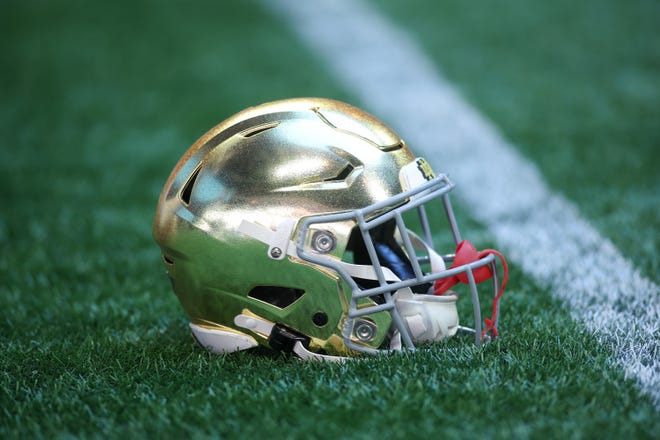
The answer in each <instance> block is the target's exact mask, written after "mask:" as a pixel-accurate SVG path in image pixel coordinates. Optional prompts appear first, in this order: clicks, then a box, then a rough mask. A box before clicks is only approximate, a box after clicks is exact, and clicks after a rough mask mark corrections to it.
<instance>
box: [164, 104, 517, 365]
mask: <svg viewBox="0 0 660 440" xmlns="http://www.w3.org/2000/svg"><path fill="white" fill-rule="evenodd" d="M453 187H454V184H453V183H452V182H451V180H450V179H449V178H448V177H447V175H445V174H439V175H436V174H434V172H433V170H432V169H431V167H430V165H429V163H428V162H427V161H425V160H424V159H422V158H416V157H415V156H413V154H412V153H411V151H410V149H409V148H408V147H407V146H406V144H405V143H404V142H403V141H402V140H401V138H400V137H399V136H397V134H396V133H394V131H392V129H390V128H389V127H387V126H386V125H385V124H383V123H382V122H380V121H379V120H378V119H376V118H375V117H373V116H371V115H370V114H368V113H366V112H364V111H362V110H360V109H358V108H355V107H353V106H350V105H348V104H345V103H341V102H338V101H334V100H329V99H320V98H299V99H287V100H282V101H276V102H270V103H266V104H262V105H259V106H256V107H252V108H248V109H247V110H244V111H242V112H240V113H238V114H236V115H234V116H232V117H230V118H229V119H227V120H225V121H224V122H222V123H220V124H219V125H217V126H215V127H214V128H212V129H211V130H210V131H209V132H207V133H206V134H205V135H204V136H202V137H201V138H200V139H199V140H198V141H197V142H195V144H194V145H193V146H192V147H190V149H189V150H188V151H187V152H186V153H185V154H184V155H183V157H182V158H181V159H180V160H179V162H178V164H177V165H176V167H175V168H174V170H173V171H172V173H171V175H170V177H169V179H168V180H167V183H166V184H165V187H164V189H163V191H162V194H161V196H160V199H159V202H158V208H157V211H156V216H155V219H154V225H153V234H154V238H155V240H156V241H157V242H158V244H159V245H160V248H161V250H162V256H163V262H164V264H165V267H166V270H167V273H168V275H169V278H170V280H171V282H172V286H173V289H174V292H175V293H176V295H177V296H178V299H179V301H180V302H181V305H182V306H183V308H184V309H185V311H186V312H187V314H188V315H189V317H190V319H191V322H190V328H191V330H192V333H193V335H194V336H195V338H196V339H197V341H198V342H199V343H200V344H201V345H202V346H204V347H206V348H207V349H209V350H210V351H212V352H231V351H236V350H243V349H248V348H251V347H255V346H257V345H259V344H261V345H265V346H269V347H272V348H275V349H277V350H282V351H286V352H294V353H296V354H297V355H298V356H300V357H302V358H304V359H324V360H337V359H342V358H343V357H344V356H348V355H354V354H359V353H381V352H389V351H392V350H400V349H402V348H410V349H413V348H415V347H416V346H418V345H419V344H422V343H427V342H433V341H440V340H443V339H446V338H449V337H452V336H454V335H456V334H457V333H458V332H467V333H471V334H473V336H474V340H475V342H476V343H477V344H480V343H481V342H482V341H484V340H486V339H489V338H490V337H491V335H490V334H489V333H492V335H493V336H496V335H497V315H498V309H499V298H500V296H501V295H502V292H503V290H504V289H503V288H504V285H505V283H506V279H505V278H506V272H505V271H504V277H503V278H502V283H501V286H500V282H499V280H498V267H497V259H496V257H499V258H500V259H501V261H502V263H503V264H504V265H506V263H505V261H504V259H503V257H501V254H499V253H498V252H497V251H494V250H486V251H481V252H478V251H477V250H476V249H475V248H474V247H473V246H472V245H471V244H470V243H469V242H467V241H462V240H461V236H460V233H459V229H458V226H457V222H456V220H455V218H454V213H453V210H452V206H451V203H450V200H449V192H450V191H451V189H452V188H453ZM427 207H429V209H428V212H429V213H431V214H433V215H432V216H430V215H429V216H427ZM433 216H435V217H444V218H445V221H444V223H440V224H439V225H435V224H433V225H432V223H431V222H430V220H431V219H432V218H431V217H433ZM442 232H446V234H445V235H446V237H445V241H446V242H449V243H450V244H449V247H450V248H451V250H452V252H450V253H445V254H442V253H439V252H437V251H436V250H435V249H434V246H433V241H434V240H438V239H440V237H441V234H440V233H442ZM454 246H457V248H456V252H453V248H454ZM487 279H491V280H492V291H493V295H492V296H493V298H492V308H493V311H492V316H491V318H489V319H486V320H485V321H484V322H482V318H481V306H480V303H479V292H478V289H477V284H478V283H480V282H483V281H485V280H487ZM457 283H464V284H466V285H467V290H468V291H469V297H470V298H471V300H472V308H471V310H472V314H473V315H474V318H473V319H472V320H471V327H466V326H461V325H459V318H458V309H457V305H456V304H457V299H458V295H457V294H456V293H455V292H454V291H453V290H449V289H450V288H451V287H452V286H454V285H455V284H457ZM488 284H491V283H488ZM488 290H491V289H490V288H489V289H488Z"/></svg>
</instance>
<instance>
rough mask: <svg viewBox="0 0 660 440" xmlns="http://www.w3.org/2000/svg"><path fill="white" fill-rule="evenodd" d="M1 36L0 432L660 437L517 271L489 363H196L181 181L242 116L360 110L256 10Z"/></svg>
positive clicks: (48, 12)
mask: <svg viewBox="0 0 660 440" xmlns="http://www.w3.org/2000/svg"><path fill="white" fill-rule="evenodd" d="M465 8H467V6H465ZM451 13H452V15H453V16H455V17H456V20H460V19H464V15H465V14H466V12H465V10H464V9H463V8H462V7H460V6H456V5H455V7H454V10H452V12H451ZM530 14H531V12H530ZM532 15H533V14H532ZM535 19H537V20H542V17H536V18H535ZM411 29H413V27H412V26H411ZM561 36H562V35H561V34H560V35H559V36H558V38H559V37H561ZM0 37H1V38H0V53H2V58H1V60H2V61H1V62H2V69H0V91H1V96H2V101H1V104H0V142H1V144H0V145H1V147H0V148H1V149H0V187H2V192H1V194H2V195H3V199H4V200H3V208H2V210H0V280H1V282H0V307H1V308H2V310H3V311H4V313H3V316H2V318H1V319H0V438H38V437H44V438H57V437H62V438H63V437H70V436H73V437H102V438H116V437H128V436H130V437H144V436H148V437H156V436H164V437H172V438H177V437H184V436H185V437H188V436H192V437H236V438H239V437H241V438H246V437H248V436H263V437H264V438H276V437H279V438H283V437H290V438H310V437H320V438H337V437H340V438H342V437H343V438H374V437H376V438H378V437H385V438H386V437H391V438H402V437H411V436H414V437H417V436H419V437H428V436H431V435H434V436H437V435H444V436H448V437H476V436H483V437H488V438H491V437H492V438H512V437H514V438H524V437H535V438H540V437H542V438H545V437H550V438H556V437H571V438H579V437H596V438H600V437H609V438H621V437H630V438H643V437H649V438H651V437H653V436H654V435H657V432H660V422H658V414H657V410H656V409H655V408H654V407H653V406H652V405H651V403H650V402H649V401H648V400H647V399H646V398H644V397H643V396H640V395H639V393H638V392H637V391H636V389H635V388H634V386H633V383H632V381H630V380H625V379H624V378H623V375H622V373H621V372H620V371H617V370H616V369H614V368H613V367H611V366H610V363H609V361H608V352H607V350H605V349H603V348H602V347H601V346H599V345H598V344H596V343H595V341H594V338H592V337H591V336H589V335H587V334H585V333H584V332H583V331H581V330H580V329H579V328H578V327H577V326H576V325H575V324H573V323H572V321H571V320H570V319H569V318H568V312H567V311H566V310H564V309H562V308H561V307H560V306H559V305H558V304H556V303H555V302H554V301H553V300H552V299H551V297H550V295H549V292H546V291H543V290H540V289H539V288H538V287H537V286H535V285H534V284H533V283H532V282H531V281H529V280H528V279H527V278H525V277H524V275H523V274H522V273H521V272H520V271H519V270H518V269H517V268H516V267H513V268H512V274H511V292H510V294H509V295H508V296H507V297H506V298H505V300H504V303H503V312H504V319H505V321H504V324H503V329H504V331H505V337H504V338H502V339H501V340H499V341H498V342H497V343H495V344H493V345H491V346H489V347H488V348H486V349H484V350H477V349H474V348H473V347H472V346H470V345H469V344H467V345H466V344H460V343H459V342H460V341H453V342H452V343H450V344H448V345H447V346H441V347H436V348H434V349H432V350H430V351H426V352H418V353H414V354H406V355H400V356H394V357H384V358H371V359H366V360H362V361H359V362H354V363H347V364H345V365H318V364H305V363H302V362H299V361H297V360H295V359H290V358H286V357H279V356H271V355H269V354H268V353H267V352H264V351H258V352H256V353H240V354H236V355H229V356H212V355H208V354H206V353H205V352H203V351H202V350H200V349H199V348H198V347H197V346H196V345H195V344H194V342H193V341H192V339H191V338H190V336H189V334H188V331H187V328H186V319H185V316H184V314H183V312H182V310H181V308H180V307H179V305H178V303H177V301H176V298H175V296H174V295H173V294H172V293H171V291H170V287H169V284H168V282H167V280H166V278H165V276H164V274H163V268H162V267H161V262H160V258H159V252H158V249H157V247H156V245H155V243H154V242H153V241H152V239H151V219H152V215H153V210H154V209H155V204H156V198H157V196H158V193H159V191H160V188H161V186H162V185H163V183H164V181H165V179H166V177H167V175H168V174H169V171H170V169H171V167H172V166H173V165H174V163H175V162H176V161H177V159H178V157H179V156H180V154H182V153H183V151H184V150H185V149H186V148H187V147H188V146H189V145H190V144H191V143H192V142H193V141H194V140H195V139H196V138H197V137H198V136H200V135H201V134H202V133H203V132H204V131H205V130H207V129H208V128H210V127H211V126H212V125H213V124H215V123H217V122H219V120H220V119H222V118H224V117H226V116H228V115H230V114H231V113H233V112H235V111H237V110H239V109H241V108H243V107H245V106H248V105H252V104H255V103H258V102H262V101H266V100H270V99H275V98H281V97H286V96H301V95H320V96H331V97H336V98H339V99H348V100H350V99H351V97H350V96H348V95H346V94H345V92H343V91H342V90H340V89H338V87H337V86H336V85H335V84H333V82H332V80H331V78H329V77H328V75H327V73H325V69H324V67H323V66H322V65H319V64H318V62H317V61H316V59H315V58H314V57H313V55H312V54H309V53H306V52H305V51H304V50H303V49H302V45H301V44H300V43H299V42H297V41H296V40H295V39H294V38H293V36H292V35H291V34H290V33H289V31H288V30H287V29H286V28H285V27H284V26H283V25H282V23H278V22H276V21H273V18H272V17H270V16H268V15H266V14H265V13H264V12H263V10H262V9H261V8H260V7H259V5H258V4H255V3H251V2H238V1H237V2H229V3H222V4H220V3H219V2H211V1H208V2H196V3H195V4H194V5H192V6H191V5H189V4H188V3H187V2H176V3H168V4H167V5H165V3H163V2H155V1H154V2H129V1H121V2H111V3H108V4H103V5H99V6H94V7H93V8H92V7H90V6H89V3H88V2H82V1H79V2H73V1H67V2H63V1H62V2H47V1H43V2H30V1H15V2H4V3H3V13H2V14H0ZM566 38H570V35H567V36H566ZM612 38H614V37H612ZM438 44H440V43H438ZM475 44H476V43H475ZM461 50H469V48H461ZM472 74H475V75H476V73H475V72H472ZM507 87H511V93H512V94H513V95H514V96H515V94H516V93H520V90H519V88H517V87H515V85H510V84H509V85H508V86H507ZM502 93H504V91H502ZM555 105H558V104H555ZM485 106H486V108H488V106H487V105H485ZM515 112H516V108H515V106H514V108H513V109H510V110H509V111H508V112H505V113H507V118H514V119H515V118H516V115H515V114H511V113H515ZM504 122H506V121H504ZM508 129H509V128H508V126H507V130H508ZM514 134H515V133H514ZM587 134H588V132H586V131H585V136H586V135H587ZM594 136H600V134H598V133H595V134H594ZM649 136H650V135H649ZM567 154H568V153H567ZM646 160H649V159H648V158H647V159H646ZM562 166H566V165H562ZM585 179H588V180H587V182H588V183H589V186H590V188H591V189H592V190H594V191H595V190H596V184H597V183H599V181H598V180H597V179H595V178H590V177H589V176H585ZM631 181H632V180H631ZM459 184H460V183H459ZM633 189H634V188H633ZM631 191H632V189H631ZM638 209H642V210H643V209H644V208H643V207H642V208H639V207H638ZM461 220H462V221H461V224H462V225H463V226H464V227H463V232H464V235H465V236H472V237H477V241H479V242H480V243H486V242H487V241H488V240H489V238H488V236H487V235H486V234H485V232H484V231H483V230H482V229H481V228H480V227H479V225H478V224H475V223H474V222H471V221H470V219H469V218H465V217H464V216H463V218H461ZM626 221H627V220H626ZM627 224H628V223H627ZM629 224H630V225H632V226H631V227H635V226H636V223H634V222H631V223H629ZM644 255H646V254H644V253H639V254H636V256H637V258H644ZM651 267H654V266H651Z"/></svg>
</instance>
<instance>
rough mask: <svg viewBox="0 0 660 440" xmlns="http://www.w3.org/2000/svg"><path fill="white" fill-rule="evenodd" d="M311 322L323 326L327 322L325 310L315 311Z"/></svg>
mask: <svg viewBox="0 0 660 440" xmlns="http://www.w3.org/2000/svg"><path fill="white" fill-rule="evenodd" d="M312 322H313V323H314V325H315V326H317V327H323V326H325V325H326V324H327V323H328V314H327V313H325V312H316V313H314V314H313V315H312Z"/></svg>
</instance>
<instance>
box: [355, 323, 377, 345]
mask: <svg viewBox="0 0 660 440" xmlns="http://www.w3.org/2000/svg"><path fill="white" fill-rule="evenodd" d="M354 333H355V336H356V337H357V338H358V339H359V340H360V341H363V342H367V341H371V340H373V339H374V337H375V336H376V326H375V325H374V324H372V323H371V322H368V321H362V320H361V321H358V323H357V324H356V325H355V330H354Z"/></svg>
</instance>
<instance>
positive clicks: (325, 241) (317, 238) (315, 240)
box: [312, 231, 337, 254]
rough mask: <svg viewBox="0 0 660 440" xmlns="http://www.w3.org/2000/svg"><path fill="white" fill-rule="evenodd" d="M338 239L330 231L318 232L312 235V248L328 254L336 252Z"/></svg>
mask: <svg viewBox="0 0 660 440" xmlns="http://www.w3.org/2000/svg"><path fill="white" fill-rule="evenodd" d="M336 244H337V239H335V236H334V235H333V234H332V232H330V231H316V232H314V235H312V246H313V247H314V249H315V250H316V251H317V252H320V253H322V254H327V253H328V252H332V251H333V250H335V245H336Z"/></svg>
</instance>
